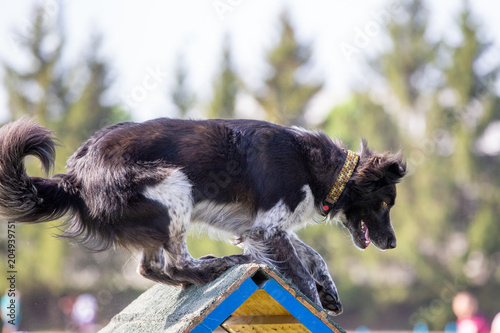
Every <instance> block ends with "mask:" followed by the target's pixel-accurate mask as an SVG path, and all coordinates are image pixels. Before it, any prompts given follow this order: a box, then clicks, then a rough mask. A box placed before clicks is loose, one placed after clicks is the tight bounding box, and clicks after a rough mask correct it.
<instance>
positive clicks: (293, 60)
mask: <svg viewBox="0 0 500 333" xmlns="http://www.w3.org/2000/svg"><path fill="white" fill-rule="evenodd" d="M280 24H281V35H280V39H279V42H278V44H277V45H276V46H275V47H273V48H272V49H271V50H270V51H269V53H268V54H267V61H268V63H269V65H270V74H269V76H268V77H267V79H266V80H265V88H264V89H263V90H261V91H259V92H257V93H254V96H255V98H256V99H257V101H258V102H259V104H260V105H261V106H262V107H263V108H264V110H265V112H266V114H267V118H268V120H270V121H272V122H276V123H282V124H295V125H300V126H304V125H306V120H305V118H304V113H305V110H306V107H307V105H308V104H309V102H310V100H311V99H312V98H313V97H314V95H316V93H318V92H319V91H320V90H321V88H322V87H323V83H322V82H305V80H303V79H302V78H301V77H300V75H301V73H303V71H306V70H307V66H308V65H309V61H310V58H311V52H312V51H311V48H310V47H309V46H307V45H304V44H301V43H299V42H298V41H297V39H296V37H295V31H294V28H293V26H292V24H291V22H290V17H289V15H288V13H287V12H283V13H282V15H281V17H280Z"/></svg>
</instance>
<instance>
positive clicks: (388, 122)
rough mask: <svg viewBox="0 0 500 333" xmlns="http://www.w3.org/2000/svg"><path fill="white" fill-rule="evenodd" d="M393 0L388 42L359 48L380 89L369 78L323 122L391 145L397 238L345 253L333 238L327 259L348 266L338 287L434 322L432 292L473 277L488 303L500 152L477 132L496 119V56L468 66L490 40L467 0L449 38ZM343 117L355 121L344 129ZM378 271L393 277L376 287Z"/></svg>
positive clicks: (345, 134) (380, 279)
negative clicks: (433, 36)
mask: <svg viewBox="0 0 500 333" xmlns="http://www.w3.org/2000/svg"><path fill="white" fill-rule="evenodd" d="M401 6H402V9H403V13H398V17H393V18H391V20H390V22H388V23H387V27H386V32H387V35H388V37H389V39H390V42H391V45H390V47H389V48H388V49H387V50H386V51H385V52H382V53H381V54H379V55H378V56H377V57H375V58H373V59H369V60H368V63H369V64H370V65H371V68H372V70H373V73H375V74H377V75H378V79H379V80H380V81H381V82H383V86H384V88H385V93H384V95H383V97H382V98H372V97H371V96H373V95H374V94H373V93H371V91H370V88H368V89H367V90H366V91H358V92H356V93H355V94H354V95H353V98H352V100H351V101H349V102H348V103H346V104H345V105H343V106H339V107H336V108H334V109H333V110H332V113H331V115H330V117H329V118H328V119H327V121H326V123H325V126H326V129H327V131H328V132H329V133H332V134H333V135H338V133H341V134H342V138H343V139H344V138H347V141H348V142H351V144H350V146H351V147H352V145H353V144H354V142H355V141H356V140H357V138H356V137H355V135H356V134H357V133H359V132H358V129H359V130H360V132H361V133H363V135H364V136H365V137H367V138H368V141H369V142H370V139H371V138H376V142H374V143H375V148H378V149H387V148H390V149H394V148H395V147H394V144H395V143H396V144H397V143H398V142H399V143H400V144H401V145H402V147H403V153H404V155H405V156H406V157H407V159H408V164H409V169H410V174H409V175H408V176H407V177H406V178H405V179H403V184H402V185H401V186H399V187H398V199H397V204H396V206H395V208H394V209H393V211H392V219H393V221H394V223H395V230H396V233H397V236H398V244H400V245H398V248H397V249H396V250H395V251H392V252H388V253H385V254H384V256H383V257H382V256H378V255H376V254H373V253H371V252H369V251H366V252H367V253H363V254H362V255H357V254H352V253H351V252H349V251H347V250H345V248H344V247H343V246H341V245H336V246H335V247H334V251H335V258H336V259H335V261H332V263H331V267H346V266H349V267H350V269H349V271H348V272H345V271H340V272H338V274H339V275H341V278H343V279H344V285H343V286H344V288H345V287H346V283H345V282H346V280H347V281H348V283H347V287H348V291H347V295H354V294H359V293H362V294H363V293H365V296H366V297H372V301H373V302H374V303H376V304H378V308H380V307H391V308H392V309H393V310H391V311H390V312H391V313H398V312H403V311H407V313H406V314H405V313H401V315H400V317H403V318H410V324H415V323H416V322H417V321H423V322H426V323H428V324H430V325H431V326H432V327H435V328H439V329H442V327H444V324H445V323H446V322H447V321H449V320H452V319H453V317H451V316H452V315H451V313H450V310H449V306H448V303H446V304H445V305H446V310H445V309H443V310H442V311H428V309H427V307H428V305H429V304H433V303H432V302H433V301H435V300H436V295H439V297H443V296H441V295H444V294H453V293H454V292H457V291H458V290H461V289H464V288H467V287H469V288H471V287H472V288H474V287H476V286H481V293H480V294H479V296H483V298H480V303H481V304H483V309H486V308H487V306H488V304H489V305H490V306H492V305H491V304H492V303H491V301H489V299H490V297H489V296H488V295H492V294H497V293H498V292H500V291H499V290H500V286H499V284H498V280H497V278H495V274H497V276H498V273H499V271H498V268H497V267H498V259H495V258H497V256H498V254H499V253H500V245H499V244H498V242H497V241H495V240H498V238H499V237H500V234H499V231H498V228H497V227H495V225H496V224H497V221H496V220H495V216H498V215H497V214H499V213H500V212H499V210H498V204H496V202H498V198H500V193H499V191H498V188H499V184H498V181H499V176H498V171H493V170H498V167H499V158H498V157H499V156H498V154H497V155H495V156H491V155H487V154H486V153H484V152H482V151H481V149H480V148H478V144H477V143H478V141H479V139H480V138H482V137H483V135H484V133H485V130H486V129H487V128H488V127H489V126H490V125H491V124H492V123H493V122H495V121H498V120H499V119H500V110H499V106H500V103H499V98H498V96H497V95H496V94H495V93H494V91H493V90H492V89H485V82H491V81H495V80H497V74H496V73H497V72H498V64H496V65H495V66H492V68H489V69H488V70H487V71H483V72H479V71H478V68H479V66H477V65H478V64H479V62H480V61H481V57H482V56H483V53H484V52H485V51H486V50H487V49H488V47H489V45H491V43H488V42H486V41H483V40H481V38H480V37H479V36H480V33H479V32H480V26H479V25H478V23H477V21H475V20H474V17H473V15H472V13H471V11H470V8H469V6H468V5H467V3H466V5H465V6H464V8H463V11H462V13H461V15H460V17H459V20H458V21H457V28H458V31H459V32H460V34H461V36H462V41H461V42H460V43H459V44H458V45H455V46H448V47H445V42H444V41H443V40H432V41H429V40H428V38H427V37H426V36H427V30H426V29H427V28H426V27H427V21H428V15H427V10H426V8H425V5H424V3H423V2H422V1H419V0H412V1H410V2H405V3H401ZM416 124H417V125H418V124H419V126H416ZM352 128H356V129H357V131H356V134H354V135H353V131H352ZM380 143H381V144H382V146H381V147H377V145H379V144H380ZM321 237H323V238H326V239H327V241H328V243H329V244H344V243H346V240H345V237H343V236H342V235H321ZM346 247H347V244H346ZM339 254H341V255H340V256H339ZM471 265H475V266H474V268H472V266H471ZM367 267H371V270H370V269H369V268H367ZM352 272H356V273H355V274H353V273H352ZM388 272H391V273H392V274H391V275H392V276H400V277H401V279H395V280H393V281H391V282H390V288H384V287H383V284H384V281H386V280H387V278H388V275H389V274H388ZM349 284H351V285H349ZM367 286H368V287H367ZM351 288H352V289H351ZM367 289H368V290H367ZM344 293H345V291H344ZM344 299H345V298H344ZM358 299H359V297H358ZM349 301H351V300H349ZM364 301H366V299H364ZM442 301H443V302H449V301H450V300H449V299H443V300H442ZM351 302H352V301H351ZM347 306H349V304H346V307H347ZM351 307H356V308H358V307H357V306H355V305H354V304H352V306H351ZM359 308H362V307H361V306H359ZM415 309H419V310H415ZM420 310H421V311H420ZM362 311H365V312H367V311H369V310H366V309H364V310H362ZM365 314H366V315H370V314H369V313H365ZM402 324H403V325H405V324H406V325H407V324H408V322H406V323H402Z"/></svg>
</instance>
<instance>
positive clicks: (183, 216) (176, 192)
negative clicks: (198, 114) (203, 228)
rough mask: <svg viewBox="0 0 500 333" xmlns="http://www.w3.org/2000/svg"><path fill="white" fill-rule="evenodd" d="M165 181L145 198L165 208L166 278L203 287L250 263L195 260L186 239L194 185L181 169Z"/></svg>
mask: <svg viewBox="0 0 500 333" xmlns="http://www.w3.org/2000/svg"><path fill="white" fill-rule="evenodd" d="M166 173H167V176H166V178H165V179H164V180H163V181H162V182H160V183H159V184H157V185H155V186H151V187H148V188H146V189H145V191H144V196H145V197H147V198H148V199H151V200H154V201H156V202H158V203H160V204H161V205H162V206H163V207H165V209H166V212H167V213H168V220H169V222H168V227H167V228H168V232H167V235H168V236H167V237H166V239H165V241H164V242H163V250H164V254H165V265H164V274H166V275H167V276H168V277H169V278H170V279H171V280H172V281H177V284H181V285H184V286H186V285H189V284H197V285H204V284H206V283H208V282H211V281H213V280H215V279H216V278H218V277H219V276H220V275H221V274H222V273H224V272H225V271H226V270H227V269H228V268H230V267H232V266H234V265H236V264H242V263H248V262H250V257H249V256H245V255H235V256H228V257H223V258H206V259H194V258H193V257H192V256H191V255H190V254H189V252H188V249H187V244H186V238H187V230H188V226H189V223H190V219H191V212H192V210H193V198H192V185H191V183H190V181H189V179H188V178H187V176H186V175H185V174H184V173H183V172H182V171H181V170H180V169H172V170H168V172H166Z"/></svg>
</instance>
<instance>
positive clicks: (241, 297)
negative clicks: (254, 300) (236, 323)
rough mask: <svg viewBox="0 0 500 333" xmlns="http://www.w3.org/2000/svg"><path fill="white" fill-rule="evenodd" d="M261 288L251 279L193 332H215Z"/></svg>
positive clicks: (244, 282)
mask: <svg viewBox="0 0 500 333" xmlns="http://www.w3.org/2000/svg"><path fill="white" fill-rule="evenodd" d="M257 289H259V287H258V286H257V285H256V284H255V282H253V280H252V279H251V278H250V277H249V278H248V279H246V280H245V281H243V283H242V284H241V285H240V287H239V288H238V289H236V290H235V291H234V292H232V293H231V295H229V296H228V297H227V298H226V299H225V300H224V301H222V303H221V304H219V306H218V307H216V308H215V309H214V310H213V311H212V312H210V313H209V314H208V316H207V317H206V318H205V319H203V321H202V322H201V323H199V324H198V325H197V326H196V327H195V328H194V329H193V330H192V331H191V332H192V333H208V332H212V331H213V330H215V329H216V328H217V327H218V326H219V325H220V324H222V323H223V322H224V320H226V319H227V318H228V317H229V316H230V315H231V314H232V313H233V312H234V311H235V310H236V309H237V308H238V307H239V306H240V305H241V304H243V302H245V301H246V300H247V299H248V298H249V297H250V296H252V294H253V293H254V292H255V291H256V290H257Z"/></svg>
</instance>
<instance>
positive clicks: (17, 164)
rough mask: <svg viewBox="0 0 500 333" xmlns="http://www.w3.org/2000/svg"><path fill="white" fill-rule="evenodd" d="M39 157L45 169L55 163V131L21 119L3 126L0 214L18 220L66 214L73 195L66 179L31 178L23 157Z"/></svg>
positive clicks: (49, 218) (45, 218)
mask: <svg viewBox="0 0 500 333" xmlns="http://www.w3.org/2000/svg"><path fill="white" fill-rule="evenodd" d="M28 155H33V156H35V157H37V158H38V159H39V160H40V161H41V163H42V168H43V170H44V171H45V172H47V173H48V172H49V170H50V169H52V167H53V165H54V157H55V144H54V141H53V137H52V132H51V131H50V130H48V129H46V128H45V127H42V126H40V125H37V124H35V123H33V122H32V121H31V120H29V119H27V118H22V119H20V120H17V121H15V122H12V123H9V124H7V125H5V126H3V127H1V128H0V217H1V218H2V219H5V220H9V221H16V222H44V221H50V220H55V219H57V218H59V217H61V216H63V215H64V214H65V213H66V212H67V211H68V210H69V209H70V208H71V206H72V196H71V195H70V194H69V193H68V192H67V190H66V189H67V187H68V186H67V184H64V185H66V186H63V183H64V181H63V180H62V179H63V178H61V177H58V178H51V179H45V178H38V177H29V176H28V175H27V174H26V169H25V167H24V158H25V157H26V156H28Z"/></svg>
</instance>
